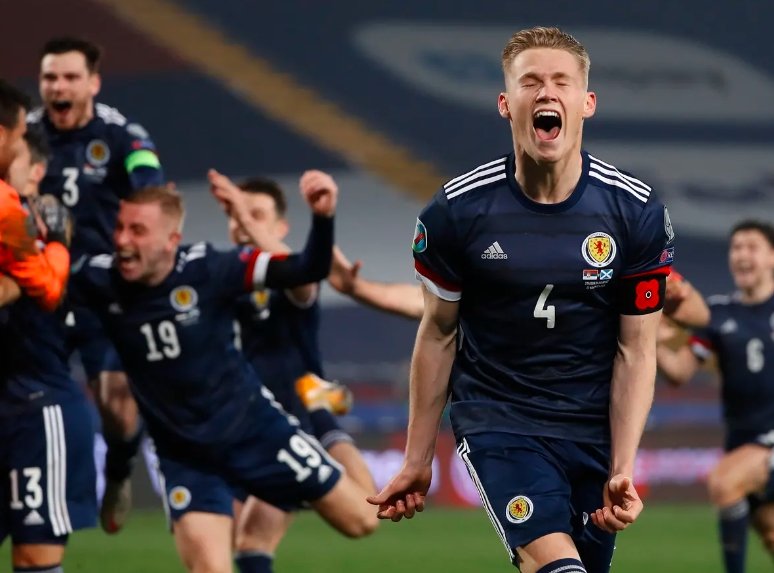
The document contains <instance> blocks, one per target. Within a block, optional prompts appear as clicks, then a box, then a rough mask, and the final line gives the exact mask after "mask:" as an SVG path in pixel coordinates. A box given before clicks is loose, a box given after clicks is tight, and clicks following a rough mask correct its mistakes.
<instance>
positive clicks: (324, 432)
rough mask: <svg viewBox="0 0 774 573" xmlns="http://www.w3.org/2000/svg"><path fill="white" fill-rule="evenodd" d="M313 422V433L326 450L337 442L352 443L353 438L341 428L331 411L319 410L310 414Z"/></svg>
mask: <svg viewBox="0 0 774 573" xmlns="http://www.w3.org/2000/svg"><path fill="white" fill-rule="evenodd" d="M309 420H310V421H311V422H312V433H313V434H314V437H315V438H317V440H318V441H319V442H320V443H321V444H322V446H323V447H324V448H325V449H328V448H330V447H331V446H332V445H333V444H335V443H336V442H352V441H353V440H352V437H351V436H350V435H349V434H347V433H346V432H345V431H344V430H342V429H341V426H339V421H338V420H337V419H336V416H334V415H333V414H332V413H331V412H330V411H328V410H326V409H325V408H318V409H317V410H312V411H311V412H309Z"/></svg>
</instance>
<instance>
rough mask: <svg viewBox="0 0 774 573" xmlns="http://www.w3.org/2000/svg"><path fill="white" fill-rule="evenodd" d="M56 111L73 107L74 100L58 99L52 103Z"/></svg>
mask: <svg viewBox="0 0 774 573" xmlns="http://www.w3.org/2000/svg"><path fill="white" fill-rule="evenodd" d="M51 107H52V108H54V110H55V111H68V110H70V109H71V108H72V107H73V102H71V101H69V100H57V101H55V102H52V103H51Z"/></svg>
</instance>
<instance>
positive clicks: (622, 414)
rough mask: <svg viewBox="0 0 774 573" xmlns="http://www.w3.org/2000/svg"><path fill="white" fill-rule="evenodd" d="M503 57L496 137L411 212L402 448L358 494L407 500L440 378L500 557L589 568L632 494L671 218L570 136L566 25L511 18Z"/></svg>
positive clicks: (428, 453) (588, 97) (575, 86)
mask: <svg viewBox="0 0 774 573" xmlns="http://www.w3.org/2000/svg"><path fill="white" fill-rule="evenodd" d="M502 63H503V71H504V74H505V85H506V89H505V92H504V93H501V94H500V97H499V101H498V106H499V111H500V115H501V116H502V117H503V118H505V119H507V120H508V121H509V124H510V127H511V133H512V137H513V147H514V149H513V153H510V154H508V155H505V156H502V157H500V158H496V159H494V160H493V161H490V162H488V163H485V164H483V165H481V166H479V167H477V168H475V169H473V170H471V171H469V172H467V173H465V174H463V175H460V176H458V177H455V178H454V179H452V180H450V181H449V182H448V183H446V185H444V186H443V188H442V189H441V190H440V191H439V192H438V193H437V194H436V196H435V198H434V199H433V200H432V201H431V202H430V204H429V205H428V206H427V207H426V208H425V209H424V210H423V211H422V213H421V214H420V216H419V220H418V221H417V229H416V232H415V237H414V243H413V250H414V256H415V268H416V271H417V275H418V278H420V279H421V281H422V283H423V285H424V289H425V291H424V292H425V309H424V314H423V317H422V321H421V323H420V326H419V332H418V334H417V340H416V344H415V347H414V355H413V360H412V370H411V397H410V411H409V426H408V437H407V444H406V453H405V461H404V464H403V467H402V468H401V470H400V471H399V472H398V474H397V475H396V476H395V477H394V478H393V479H392V481H391V482H390V483H389V484H388V485H387V486H386V487H385V488H384V490H383V491H382V492H381V493H380V494H379V495H377V496H374V497H372V498H370V501H371V503H374V504H375V505H378V506H379V516H380V517H381V518H383V519H392V520H394V521H398V520H400V519H401V518H402V517H413V516H414V514H415V512H416V511H420V510H422V509H423V506H424V497H425V495H426V493H427V490H428V487H429V485H430V480H431V467H432V465H431V464H432V459H433V455H434V450H435V441H436V436H437V432H438V425H439V422H440V419H441V414H442V412H443V409H444V406H445V404H446V401H447V398H448V396H449V394H450V393H451V420H452V425H453V429H454V432H455V435H456V437H457V441H458V453H459V455H460V457H461V458H462V459H463V460H464V462H465V463H466V465H467V467H468V470H469V472H470V474H471V477H472V478H473V480H474V481H475V483H476V485H477V486H478V489H479V492H480V493H481V497H482V502H483V504H484V507H485V508H486V510H487V512H488V513H489V517H490V519H491V521H492V523H493V525H494V526H495V529H496V531H497V533H498V535H499V536H500V538H501V540H502V542H503V544H504V545H505V547H506V550H507V551H508V553H509V556H510V557H511V559H512V561H513V563H514V565H516V566H518V567H519V568H520V570H521V571H522V572H523V573H535V572H538V573H553V572H556V571H562V572H563V573H565V572H567V573H570V572H572V573H581V572H585V571H589V572H593V573H604V572H607V571H608V570H609V568H610V562H611V558H612V554H613V549H614V539H615V532H617V531H620V530H622V529H625V528H626V527H627V526H628V525H629V524H631V523H632V522H634V520H635V519H636V518H637V516H638V515H639V513H640V512H641V510H642V501H641V500H640V498H639V496H638V494H637V491H636V489H635V487H634V478H633V475H632V474H633V471H634V460H635V455H636V451H637V447H638V444H639V440H640V437H641V435H642V430H643V428H644V425H645V420H646V418H647V415H648V411H649V410H650V405H651V402H652V398H653V386H654V380H655V371H656V360H655V358H656V356H655V344H656V331H657V327H658V322H659V319H660V317H661V308H662V306H663V303H664V290H665V284H666V276H667V275H668V274H669V268H670V266H671V263H672V260H673V258H674V247H673V246H672V245H671V243H672V241H673V239H674V234H673V231H672V226H671V223H670V221H669V217H668V215H667V212H666V210H665V208H664V206H663V204H662V203H661V202H660V201H659V200H658V199H657V198H656V196H655V194H654V193H653V192H652V190H651V188H650V187H649V186H648V185H646V184H645V183H643V182H642V181H640V180H638V179H636V178H635V177H632V176H630V175H627V174H623V173H622V172H620V171H619V170H618V169H616V168H615V167H614V166H612V165H610V164H608V163H605V162H603V161H601V160H599V159H597V158H595V157H593V156H591V155H589V154H587V153H585V152H583V151H581V138H582V132H583V122H584V120H585V119H587V118H590V117H591V116H592V115H593V114H594V111H595V107H596V98H595V95H594V94H593V93H592V92H589V91H588V69H589V58H588V54H587V52H586V50H585V49H584V48H583V46H582V45H580V44H579V43H578V42H577V40H575V39H574V38H573V37H572V36H569V35H567V34H565V33H563V32H562V31H560V30H558V29H556V28H532V29H529V30H523V31H521V32H519V33H517V34H515V35H514V36H513V37H512V38H511V40H510V41H509V42H508V44H507V46H506V48H505V50H504V51H503V62H502ZM592 524H593V525H592Z"/></svg>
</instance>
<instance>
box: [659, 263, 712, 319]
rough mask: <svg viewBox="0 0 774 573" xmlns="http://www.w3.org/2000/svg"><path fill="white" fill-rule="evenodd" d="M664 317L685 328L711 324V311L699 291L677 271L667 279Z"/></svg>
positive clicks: (673, 271)
mask: <svg viewBox="0 0 774 573" xmlns="http://www.w3.org/2000/svg"><path fill="white" fill-rule="evenodd" d="M664 315H666V316H668V317H669V318H671V319H672V320H673V321H675V322H676V323H677V324H679V325H680V326H683V327H685V328H703V327H705V326H707V325H708V324H709V320H710V310H709V307H708V306H707V303H706V302H704V299H703V298H702V296H701V294H700V293H699V291H697V290H696V289H695V288H694V287H693V285H691V283H689V282H688V281H687V280H685V278H684V277H683V276H682V275H681V274H680V273H678V272H676V271H675V270H672V273H671V274H670V275H669V277H668V278H667V284H666V295H665V297H664Z"/></svg>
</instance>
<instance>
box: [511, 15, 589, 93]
mask: <svg viewBox="0 0 774 573" xmlns="http://www.w3.org/2000/svg"><path fill="white" fill-rule="evenodd" d="M532 48H552V49H555V50H565V51H566V52H570V53H571V54H573V55H574V56H575V57H576V58H577V59H578V63H579V64H580V66H581V70H582V71H583V75H584V76H585V78H586V83H587V84H588V81H589V68H590V67H591V59H590V58H589V53H588V52H587V51H586V48H584V47H583V44H581V43H580V42H579V41H578V40H576V39H575V38H574V37H573V36H571V35H570V34H568V33H567V32H563V31H562V30H560V29H559V28H556V27H551V28H545V27H542V26H536V27H534V28H527V29H526V30H521V31H519V32H516V33H515V34H514V35H513V36H511V39H510V40H508V43H507V44H506V45H505V48H503V57H502V64H503V73H505V74H507V73H508V68H509V67H510V65H511V63H512V62H513V60H514V59H515V58H516V56H518V55H519V54H521V53H522V52H524V51H525V50H529V49H532Z"/></svg>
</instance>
